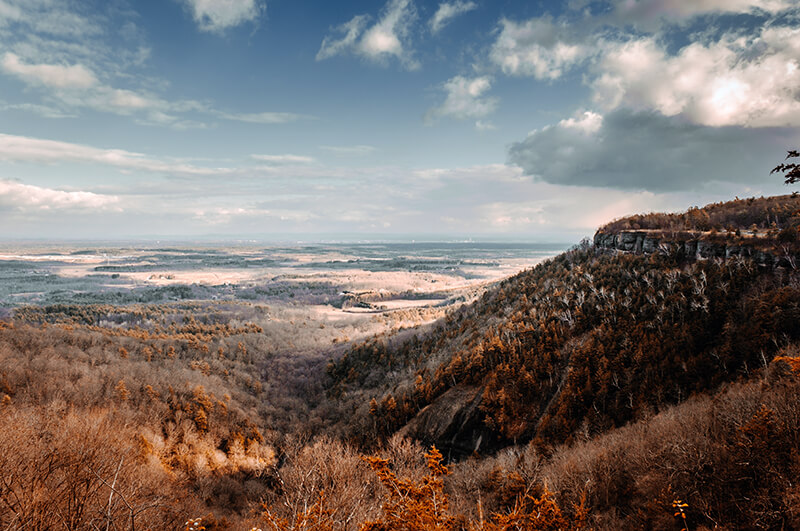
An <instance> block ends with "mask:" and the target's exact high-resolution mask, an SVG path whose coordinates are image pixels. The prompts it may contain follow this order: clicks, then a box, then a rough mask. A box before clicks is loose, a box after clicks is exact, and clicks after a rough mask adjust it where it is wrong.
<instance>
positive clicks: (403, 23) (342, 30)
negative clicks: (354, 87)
mask: <svg viewBox="0 0 800 531" xmlns="http://www.w3.org/2000/svg"><path fill="white" fill-rule="evenodd" d="M416 18H417V11H416V9H415V7H414V4H413V2H412V0H389V1H388V3H387V4H386V5H385V6H384V8H383V11H382V13H381V17H380V18H379V19H378V20H377V21H376V22H375V23H374V24H373V25H371V26H369V27H367V22H368V20H369V17H368V16H366V15H358V16H355V17H353V18H352V19H351V20H350V21H349V22H347V23H345V24H342V25H341V26H337V27H336V28H334V29H335V32H336V33H338V34H340V35H341V37H339V38H335V37H332V36H330V35H328V36H326V37H325V38H324V39H323V41H322V45H321V46H320V49H319V52H317V60H318V61H320V60H323V59H328V58H330V57H333V56H335V55H339V54H342V53H346V52H351V53H355V54H358V55H360V56H362V57H365V58H367V59H369V60H371V61H374V62H377V63H384V62H385V61H386V60H387V59H389V58H391V57H394V58H396V59H397V60H399V61H400V62H401V64H403V65H404V66H405V67H406V68H408V69H409V70H413V69H416V68H419V63H418V62H417V61H416V60H414V58H413V53H412V50H411V48H410V43H409V42H408V40H409V33H410V31H411V25H412V23H413V22H414V21H415V20H416Z"/></svg>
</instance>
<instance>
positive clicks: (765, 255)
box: [594, 230, 797, 267]
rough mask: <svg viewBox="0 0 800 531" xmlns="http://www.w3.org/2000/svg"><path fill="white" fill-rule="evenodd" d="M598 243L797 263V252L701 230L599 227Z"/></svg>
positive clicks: (628, 249) (621, 248)
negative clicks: (717, 237) (715, 237)
mask: <svg viewBox="0 0 800 531" xmlns="http://www.w3.org/2000/svg"><path fill="white" fill-rule="evenodd" d="M594 245H595V247H598V248H601V249H613V250H616V251H624V252H633V253H636V254H651V253H656V252H658V253H664V254H672V253H675V254H678V255H679V256H683V257H685V258H688V259H690V260H707V259H709V258H724V259H728V258H733V257H736V256H742V257H748V258H752V259H753V260H754V261H755V262H756V263H757V264H759V265H763V266H779V267H794V265H795V261H796V258H797V257H796V256H790V255H786V254H785V253H783V254H781V253H777V254H776V253H771V252H768V251H764V250H763V249H756V248H755V246H754V245H752V244H747V243H741V242H739V241H735V240H731V241H727V242H725V241H719V240H708V239H704V238H703V237H702V234H700V233H689V232H687V233H679V234H668V233H664V232H656V231H645V230H640V231H623V232H619V233H606V232H600V231H598V232H597V233H595V235H594Z"/></svg>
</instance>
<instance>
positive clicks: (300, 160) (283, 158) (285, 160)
mask: <svg viewBox="0 0 800 531" xmlns="http://www.w3.org/2000/svg"><path fill="white" fill-rule="evenodd" d="M250 157H251V158H253V159H255V160H260V161H262V162H267V163H270V164H312V163H314V162H315V161H314V157H306V156H304V155H250Z"/></svg>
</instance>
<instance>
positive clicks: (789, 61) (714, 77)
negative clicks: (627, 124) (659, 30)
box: [591, 27, 800, 127]
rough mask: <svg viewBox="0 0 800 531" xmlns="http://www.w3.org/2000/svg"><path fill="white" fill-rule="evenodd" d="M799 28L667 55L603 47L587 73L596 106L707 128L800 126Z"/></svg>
mask: <svg viewBox="0 0 800 531" xmlns="http://www.w3.org/2000/svg"><path fill="white" fill-rule="evenodd" d="M798 42H800V28H798V29H795V28H788V27H770V28H767V29H764V30H762V31H761V33H760V34H756V35H755V36H754V37H753V38H745V37H736V36H725V37H723V38H722V39H721V40H719V41H717V42H713V43H709V44H702V43H699V42H694V43H692V44H690V45H688V46H686V47H684V48H682V49H681V50H680V51H679V52H678V53H677V54H676V55H669V54H668V53H667V52H666V50H664V48H663V47H661V46H660V45H659V44H658V43H657V42H656V40H655V39H654V38H653V37H642V38H639V39H632V40H630V41H628V42H623V43H614V44H608V45H607V46H606V49H605V50H604V51H603V53H602V57H601V59H599V61H598V63H597V64H596V65H595V67H594V68H593V70H594V72H595V76H596V77H595V79H594V80H593V81H592V82H591V86H592V88H593V90H594V99H595V101H596V102H597V103H598V104H599V105H601V106H602V107H603V108H605V109H614V108H617V107H620V106H626V107H630V108H633V109H641V110H645V109H655V110H657V111H659V112H660V113H662V114H664V115H666V116H675V115H679V114H680V115H684V116H686V117H687V118H689V119H690V120H692V121H693V122H695V123H699V124H704V125H710V126H726V125H744V126H748V127H769V126H778V127H781V126H792V125H796V124H798V123H800V98H799V97H798V96H799V95H800V93H799V92H798V87H799V86H800V45H798V44H797V43H798Z"/></svg>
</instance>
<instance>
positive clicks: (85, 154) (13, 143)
mask: <svg viewBox="0 0 800 531" xmlns="http://www.w3.org/2000/svg"><path fill="white" fill-rule="evenodd" d="M0 160H7V161H15V162H38V163H45V164H54V163H60V162H73V163H94V164H102V165H106V166H113V167H116V168H120V169H122V170H140V171H146V172H155V173H164V174H170V175H191V176H216V175H226V174H231V173H233V172H234V170H232V169H230V168H210V167H203V166H195V165H192V164H186V163H183V162H171V161H163V160H159V159H155V158H152V157H147V156H145V155H143V154H141V153H134V152H131V151H125V150H122V149H101V148H96V147H92V146H86V145H82V144H73V143H70V142H60V141H56V140H42V139H39V138H31V137H26V136H15V135H7V134H0Z"/></svg>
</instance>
